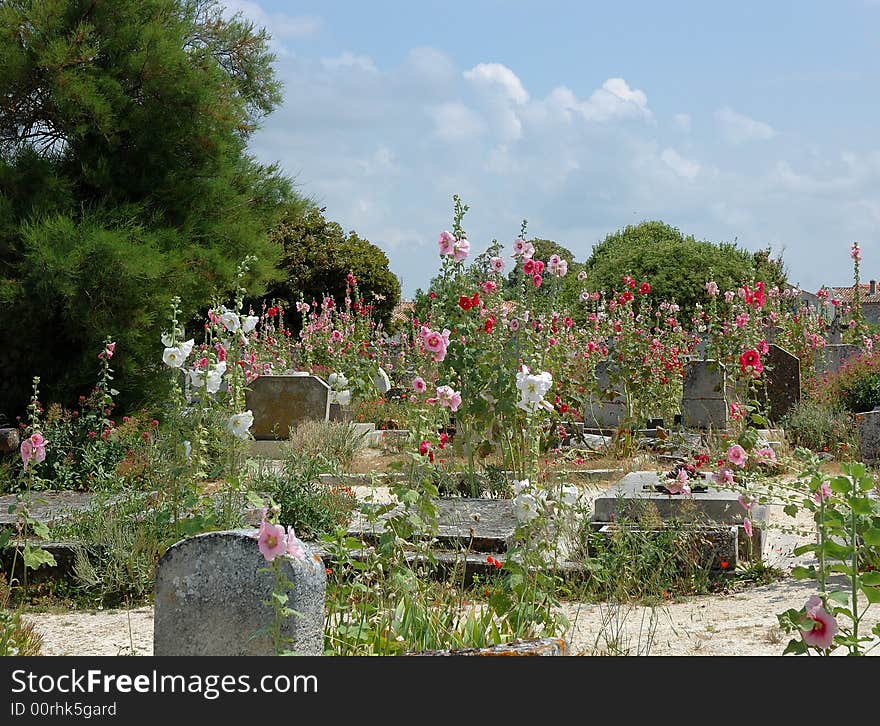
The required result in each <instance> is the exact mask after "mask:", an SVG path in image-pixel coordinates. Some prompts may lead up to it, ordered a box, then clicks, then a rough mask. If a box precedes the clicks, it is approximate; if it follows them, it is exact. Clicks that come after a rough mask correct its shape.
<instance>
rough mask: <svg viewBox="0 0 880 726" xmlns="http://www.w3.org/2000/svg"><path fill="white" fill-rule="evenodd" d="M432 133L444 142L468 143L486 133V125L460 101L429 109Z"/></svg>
mask: <svg viewBox="0 0 880 726" xmlns="http://www.w3.org/2000/svg"><path fill="white" fill-rule="evenodd" d="M430 114H431V117H432V118H433V119H434V133H436V134H437V136H439V137H440V138H441V139H443V140H444V141H448V142H450V143H456V142H458V141H470V140H472V139H474V138H475V137H477V136H481V135H482V134H484V133H485V132H486V123H485V121H483V119H482V118H480V116H479V115H478V114H477V113H476V112H475V111H472V110H471V109H469V108H468V107H467V106H465V105H464V104H463V103H462V102H461V101H453V102H451V103H442V104H440V105H439V106H435V107H433V108H432V109H430Z"/></svg>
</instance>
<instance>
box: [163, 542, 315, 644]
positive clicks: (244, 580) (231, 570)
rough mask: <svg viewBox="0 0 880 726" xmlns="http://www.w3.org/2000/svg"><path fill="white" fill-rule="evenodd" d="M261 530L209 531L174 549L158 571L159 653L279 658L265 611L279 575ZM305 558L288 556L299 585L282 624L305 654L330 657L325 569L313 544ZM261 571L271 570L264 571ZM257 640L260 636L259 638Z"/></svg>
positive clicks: (286, 566)
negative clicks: (260, 543) (260, 542)
mask: <svg viewBox="0 0 880 726" xmlns="http://www.w3.org/2000/svg"><path fill="white" fill-rule="evenodd" d="M256 536H257V530H255V529H251V530H228V531H225V532H208V533H207V534H200V535H197V536H195V537H190V538H187V539H185V540H183V541H181V542H178V543H177V544H175V545H173V546H172V547H171V548H170V549H169V550H168V551H167V552H166V553H165V554H164V555H163V556H162V558H161V559H160V560H159V564H158V565H157V566H156V588H155V613H156V614H155V620H154V633H153V654H154V655H160V656H161V655H275V650H274V644H273V643H272V639H271V637H269V636H268V635H266V634H265V633H261V634H260V635H257V633H258V632H260V631H261V630H262V629H263V628H266V627H267V626H268V625H270V624H271V623H272V619H273V613H272V608H271V607H269V606H268V605H265V604H264V602H265V601H268V600H269V598H270V597H271V594H272V591H273V589H274V586H275V576H274V575H273V574H272V572H271V571H265V568H266V567H267V566H269V563H267V562H266V560H265V558H264V557H263V555H262V554H261V553H260V550H259V548H258V547H257V539H256ZM303 549H304V550H305V553H306V558H305V559H304V560H298V559H294V558H293V557H290V556H288V555H283V556H282V560H283V564H282V569H283V572H284V574H285V575H286V577H287V579H288V580H290V582H291V583H293V588H292V589H291V590H289V592H288V594H289V596H290V599H289V601H288V603H287V606H288V607H289V608H291V609H292V610H294V611H296V614H295V615H291V616H290V617H289V618H287V619H286V620H285V621H284V623H283V624H282V626H281V632H282V635H283V636H284V637H285V638H290V639H291V640H292V642H291V643H290V644H289V645H288V646H287V649H288V650H290V651H292V652H294V653H296V654H299V655H321V654H322V653H323V652H324V595H325V591H326V586H327V575H326V572H325V570H324V563H323V562H322V560H321V558H320V557H319V556H318V555H317V554H315V553H314V552H313V551H312V550H311V549H310V548H309V546H308V545H303ZM260 570H263V571H262V572H261V571H260ZM255 636H256V637H255Z"/></svg>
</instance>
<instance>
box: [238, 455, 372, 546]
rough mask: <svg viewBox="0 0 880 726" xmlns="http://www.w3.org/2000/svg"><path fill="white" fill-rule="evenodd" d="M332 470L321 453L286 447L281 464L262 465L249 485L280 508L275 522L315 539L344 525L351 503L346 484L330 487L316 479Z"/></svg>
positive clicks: (331, 465)
mask: <svg viewBox="0 0 880 726" xmlns="http://www.w3.org/2000/svg"><path fill="white" fill-rule="evenodd" d="M334 469H335V467H334V462H332V461H331V460H330V459H328V458H326V457H325V456H324V455H322V454H317V455H311V454H308V453H304V452H300V451H298V450H297V449H295V448H293V447H288V448H287V450H286V451H285V455H284V460H283V461H282V462H281V466H280V467H277V468H276V467H271V468H270V467H264V468H263V469H262V470H261V471H259V472H258V474H257V475H256V476H255V477H254V480H253V481H252V483H251V487H252V488H253V489H255V490H257V491H259V492H262V493H265V494H267V495H269V496H270V497H271V499H272V501H273V502H275V504H277V505H278V506H279V507H280V508H281V510H280V512H279V514H278V521H279V523H281V524H283V525H285V526H288V525H289V526H292V527H293V529H294V531H295V532H296V535H297V537H299V538H300V539H315V538H317V537H319V536H321V535H325V534H328V533H330V532H334V531H335V530H336V528H337V527H344V526H345V525H347V524H348V519H349V515H350V514H351V512H352V510H353V509H354V506H355V498H354V495H353V494H352V492H351V490H350V489H349V488H348V487H345V486H330V485H326V484H324V483H323V482H322V481H321V480H320V475H321V474H328V473H331V472H332V471H334Z"/></svg>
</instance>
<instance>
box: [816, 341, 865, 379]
mask: <svg viewBox="0 0 880 726" xmlns="http://www.w3.org/2000/svg"><path fill="white" fill-rule="evenodd" d="M859 352H860V351H859V347H858V346H857V345H850V344H849V343H839V344H831V343H829V344H828V345H826V346H825V347H824V348H820V349H819V350H817V351H816V373H817V374H818V375H820V376H821V375H823V374H824V373H837V372H838V371H839V370H840V369H841V367H843V364H844V363H846V362H847V361H848V360H849V359H850V358H855V357H856V356H857V355H858V354H859Z"/></svg>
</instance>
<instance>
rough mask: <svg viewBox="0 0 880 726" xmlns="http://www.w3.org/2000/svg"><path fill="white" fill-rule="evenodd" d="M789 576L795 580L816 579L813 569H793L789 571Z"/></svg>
mask: <svg viewBox="0 0 880 726" xmlns="http://www.w3.org/2000/svg"><path fill="white" fill-rule="evenodd" d="M791 576H792V577H793V578H794V579H795V580H808V579H811V578H815V577H816V568H815V567H812V566H811V567H801V566H798V567H795V568H794V569H793V570H792V571H791Z"/></svg>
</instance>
